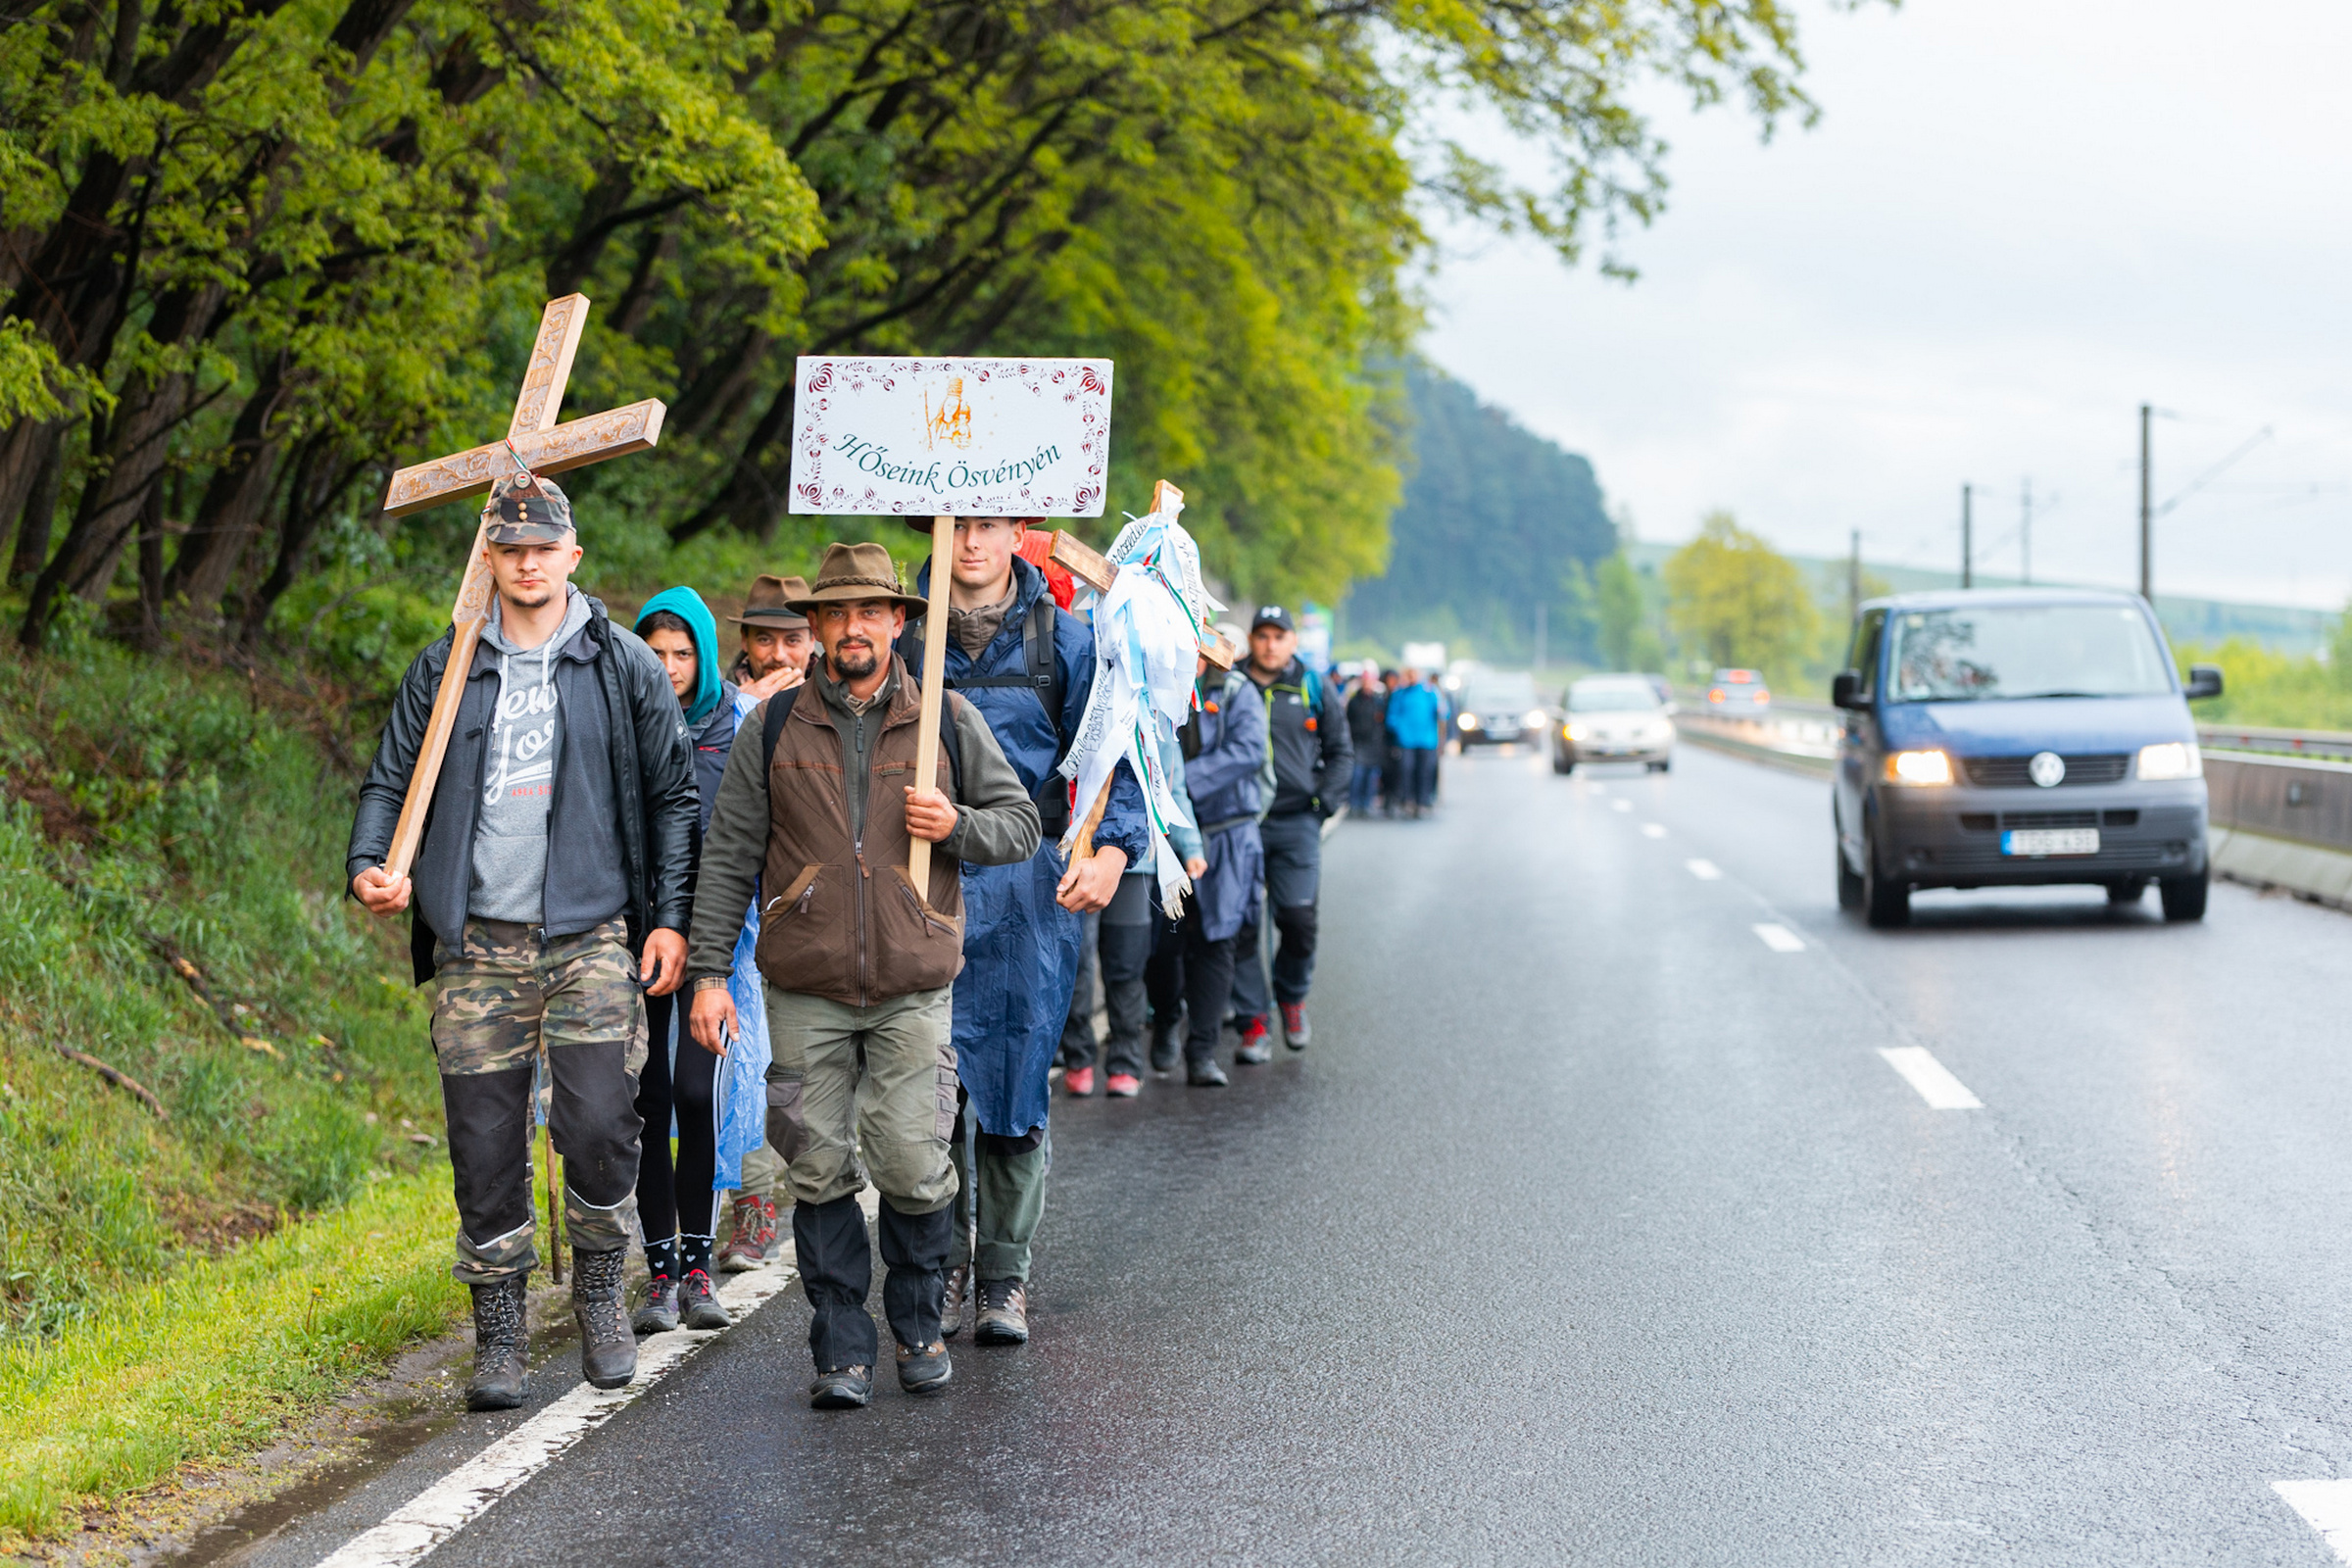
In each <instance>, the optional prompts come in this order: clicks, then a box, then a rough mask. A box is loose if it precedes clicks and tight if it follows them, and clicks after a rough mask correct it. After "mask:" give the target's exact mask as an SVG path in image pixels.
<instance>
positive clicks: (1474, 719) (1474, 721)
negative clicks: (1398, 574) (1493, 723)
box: [1454, 713, 1478, 730]
mask: <svg viewBox="0 0 2352 1568" xmlns="http://www.w3.org/2000/svg"><path fill="white" fill-rule="evenodd" d="M1454 722H1455V723H1457V724H1459V725H1461V726H1462V728H1463V729H1465V730H1472V729H1476V728H1478V715H1477V714H1476V713H1464V714H1463V715H1462V716H1461V717H1459V718H1457V719H1455V720H1454Z"/></svg>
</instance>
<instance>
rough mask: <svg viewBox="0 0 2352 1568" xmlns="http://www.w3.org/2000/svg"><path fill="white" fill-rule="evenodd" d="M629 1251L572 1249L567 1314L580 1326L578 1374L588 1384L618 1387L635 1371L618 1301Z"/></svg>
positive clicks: (632, 1342) (633, 1347)
mask: <svg viewBox="0 0 2352 1568" xmlns="http://www.w3.org/2000/svg"><path fill="white" fill-rule="evenodd" d="M628 1255H629V1254H628V1253H627V1252H626V1251H625V1250H622V1249H620V1248H617V1247H615V1248H614V1249H613V1250H611V1251H610V1252H585V1251H582V1250H580V1249H578V1248H576V1247H575V1248H573V1249H572V1250H571V1315H572V1317H573V1318H575V1319H577V1320H578V1322H579V1325H580V1376H582V1377H584V1378H586V1379H587V1380H588V1383H589V1386H590V1387H591V1388H598V1389H617V1388H621V1387H624V1386H625V1385H626V1384H627V1383H628V1381H629V1379H631V1378H633V1377H635V1376H636V1375H637V1336H636V1335H634V1334H632V1333H630V1332H629V1318H628V1312H627V1310H626V1308H625V1307H624V1306H623V1304H622V1302H621V1296H620V1270H621V1265H622V1264H623V1263H625V1262H627V1261H628Z"/></svg>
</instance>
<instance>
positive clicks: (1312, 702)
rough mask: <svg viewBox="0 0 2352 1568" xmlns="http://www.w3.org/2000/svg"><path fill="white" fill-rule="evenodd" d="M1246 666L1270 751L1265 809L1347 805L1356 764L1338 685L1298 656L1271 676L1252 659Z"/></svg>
mask: <svg viewBox="0 0 2352 1568" xmlns="http://www.w3.org/2000/svg"><path fill="white" fill-rule="evenodd" d="M1246 667H1247V668H1248V670H1249V673H1250V680H1251V681H1252V682H1253V683H1254V684H1255V685H1256V686H1257V688H1258V692H1259V694H1260V695H1261V696H1263V697H1264V699H1265V704H1266V745H1267V747H1268V749H1269V750H1271V751H1272V753H1273V755H1274V805H1273V807H1272V809H1269V810H1268V811H1267V812H1266V814H1267V815H1268V816H1292V815H1296V814H1297V813H1299V812H1300V811H1315V812H1319V813H1320V814H1322V815H1324V816H1329V815H1330V814H1331V813H1332V812H1334V811H1336V810H1338V809H1340V808H1341V807H1342V806H1344V805H1346V804H1347V801H1348V778H1349V776H1350V775H1351V774H1352V772H1353V771H1354V765H1355V755H1354V750H1353V748H1351V747H1350V746H1349V745H1348V714H1347V712H1346V711H1345V710H1344V709H1343V708H1342V707H1341V705H1340V694H1339V692H1338V690H1337V689H1335V688H1334V687H1333V686H1332V684H1331V682H1330V681H1328V680H1326V679H1324V678H1323V677H1322V676H1320V675H1318V674H1316V673H1314V672H1313V671H1312V670H1310V669H1308V668H1307V667H1306V666H1305V665H1304V664H1302V663H1300V662H1299V661H1298V660H1296V659H1294V660H1292V661H1291V662H1289V663H1288V664H1285V665H1284V666H1283V667H1282V671H1281V673H1279V674H1277V675H1276V676H1275V677H1274V678H1273V680H1272V681H1267V680H1266V679H1264V678H1263V677H1262V676H1261V675H1259V673H1258V670H1257V666H1256V665H1255V664H1250V665H1247V666H1246ZM1310 688H1311V690H1310Z"/></svg>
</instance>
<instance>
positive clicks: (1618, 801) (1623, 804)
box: [1609, 795, 1634, 811]
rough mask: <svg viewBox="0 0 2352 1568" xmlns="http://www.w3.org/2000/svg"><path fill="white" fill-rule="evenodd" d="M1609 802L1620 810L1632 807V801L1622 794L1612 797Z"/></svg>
mask: <svg viewBox="0 0 2352 1568" xmlns="http://www.w3.org/2000/svg"><path fill="white" fill-rule="evenodd" d="M1609 804H1610V805H1611V806H1614V807H1615V808H1617V809H1619V810H1620V811H1630V810H1632V809H1634V803H1633V802H1631V801H1629V800H1627V799H1626V798H1625V797H1624V796H1622V795H1619V796H1615V797H1612V798H1611V799H1610V801H1609Z"/></svg>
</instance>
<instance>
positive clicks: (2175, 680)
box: [1830, 588, 2222, 926]
mask: <svg viewBox="0 0 2352 1568" xmlns="http://www.w3.org/2000/svg"><path fill="white" fill-rule="evenodd" d="M1846 662H1847V664H1848V665H1849V666H1850V667H1849V668H1847V669H1846V670H1844V671H1843V672H1841V673H1840V674H1838V677H1837V678H1836V679H1835V680H1834V681H1833V682H1832V684H1831V687H1830V701H1831V702H1833V703H1835V704H1836V705H1837V706H1838V707H1839V708H1841V709H1843V710H1845V714H1846V718H1845V738H1844V741H1843V743H1842V745H1841V746H1840V747H1839V749H1838V780H1837V790H1836V799H1835V802H1834V804H1833V808H1832V809H1833V810H1834V811H1835V813H1836V818H1837V829H1838V904H1839V905H1840V906H1842V907H1845V908H1848V909H1859V910H1861V911H1862V912H1863V913H1864V914H1865V915H1866V916H1867V917H1868V918H1869V921H1870V923H1871V924H1872V925H1876V926H1890V925H1900V924H1902V923H1903V922H1904V921H1906V920H1908V919H1909V918H1910V917H1911V890H1912V889H1913V888H1988V887H2034V886H2043V885H2047V884H2050V883H2060V882H2074V883H2089V884H2093V885H2096V886H2103V887H2105V888H2106V889H2107V897H2108V899H2109V900H2110V901H2111V902H2113V903H2116V904H2130V903H2132V902H2134V901H2136V900H2137V899H2139V898H2140V897H2141V895H2143V894H2144V893H2146V892H2147V888H2148V884H2149V883H2150V882H2154V883H2155V884H2156V887H2157V891H2158V893H2159V895H2160V896H2161V897H2162V899H2163V901H2164V917H2165V918H2166V919H2168V920H2196V919H2201V918H2202V917H2203V916H2204V913H2205V890H2206V880H2207V877H2208V875H2209V872H2208V868H2207V865H2206V858H2205V766H2204V760H2203V759H2202V758H2201V757H2200V756H2199V755H2198V752H2197V732H2196V727H2195V725H2194V724H2192V723H2191V722H2190V720H2189V716H2188V704H2189V702H2190V701H2192V700H2194V699H2196V698H2200V697H2219V696H2220V695H2221V694H2222V672H2221V671H2220V670H2218V669H2216V668H2214V667H2213V666H2212V665H2211V664H2197V665H2194V666H2192V667H2191V668H2190V670H2189V679H2188V683H2187V684H2186V685H2185V686H2183V685H2182V684H2181V683H2180V679H2179V677H2178V676H2177V675H2176V673H2175V671H2174V667H2173V658H2172V650H2171V649H2170V648H2169V647H2168V646H2167V645H2166V643H2165V640H2164V630H2163V628H2162V627H2161V626H2159V625H2158V624H2157V623H2156V617H2155V614H2154V613H2152V612H2151V611H2150V610H2149V609H2148V607H2147V605H2146V603H2145V602H2144V601H2142V600H2141V599H2140V598H2139V597H2138V596H2137V595H2136V594H2118V593H2097V592H2091V591H2087V590H2080V589H2049V588H2021V589H2013V590H2000V589H1985V590H1977V591H1973V592H1972V591H1967V590H1962V591H1960V592H1947V593H1919V594H1897V595H1895V596H1893V597H1892V598H1888V599H1874V600H1871V601H1870V602H1868V603H1867V604H1865V605H1863V606H1862V607H1861V609H1860V611H1859V612H1858V613H1857V614H1856V617H1855V621H1854V636H1853V643H1852V645H1851V649H1850V652H1849V654H1848V656H1847V660H1846Z"/></svg>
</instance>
